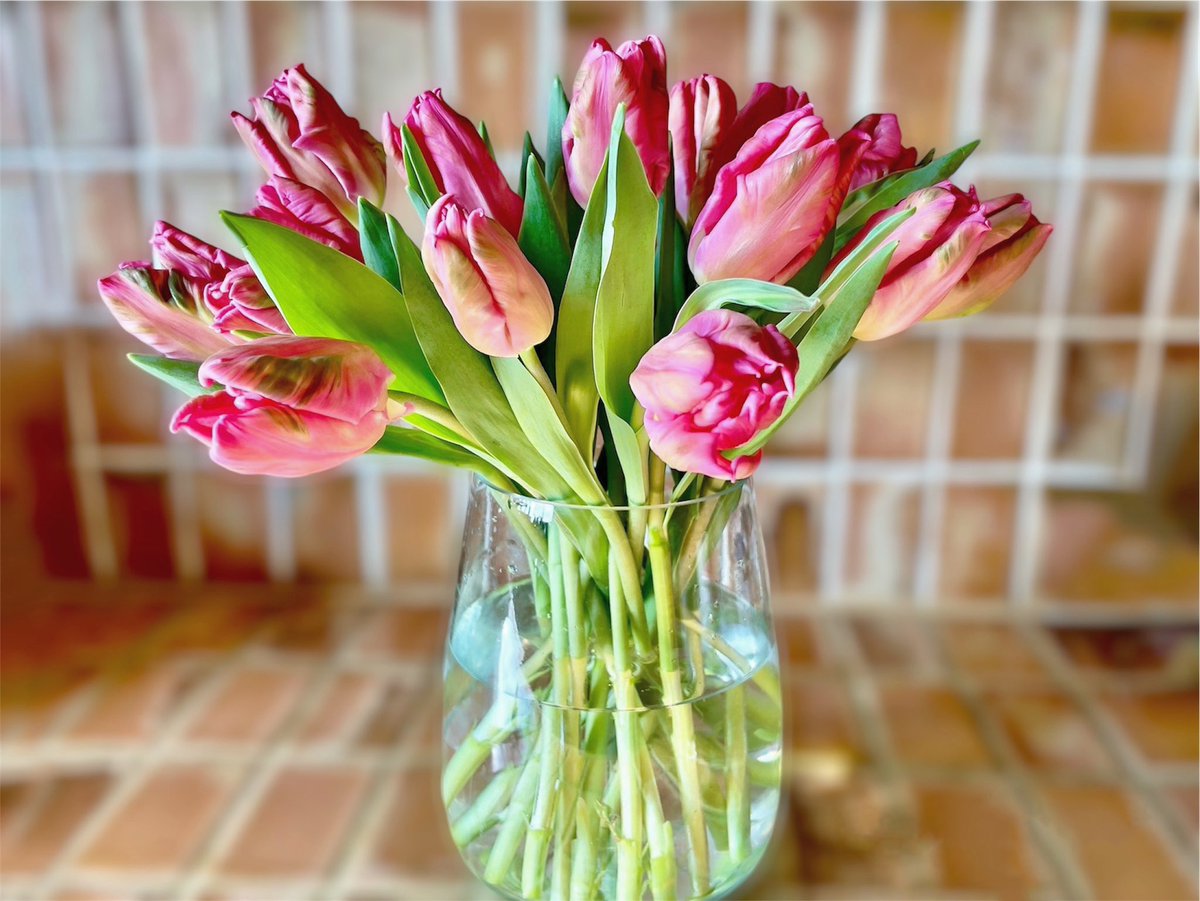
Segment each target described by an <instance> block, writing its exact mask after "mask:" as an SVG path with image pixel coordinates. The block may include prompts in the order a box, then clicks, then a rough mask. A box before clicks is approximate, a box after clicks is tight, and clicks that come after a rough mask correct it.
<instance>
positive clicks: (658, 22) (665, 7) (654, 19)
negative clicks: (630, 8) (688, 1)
mask: <svg viewBox="0 0 1200 901" xmlns="http://www.w3.org/2000/svg"><path fill="white" fill-rule="evenodd" d="M672 12H673V10H672V9H671V4H670V3H669V2H667V0H644V2H643V3H642V30H643V31H644V32H645V33H646V34H657V35H663V34H670V33H671V20H672V18H673V16H672Z"/></svg>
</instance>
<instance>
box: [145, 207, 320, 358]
mask: <svg viewBox="0 0 1200 901" xmlns="http://www.w3.org/2000/svg"><path fill="white" fill-rule="evenodd" d="M306 190H307V191H309V192H311V193H313V194H317V195H318V196H321V197H324V195H321V194H320V192H319V191H316V190H314V189H312V188H307V189H306ZM261 194H262V192H261V191H260V198H261ZM325 206H326V207H328V206H329V203H328V201H325ZM256 215H257V213H256ZM338 215H339V216H340V214H338ZM264 218H267V217H264ZM281 224H284V225H287V224H288V223H281ZM150 248H151V250H152V251H153V253H154V262H155V265H157V266H159V267H160V268H163V269H171V270H174V271H175V272H177V273H179V278H178V279H177V282H178V283H181V284H183V285H186V288H187V290H188V292H189V293H190V294H191V295H192V297H193V299H194V303H195V305H196V307H197V308H198V309H200V310H207V312H208V316H210V317H211V319H212V327H213V328H215V329H216V330H217V331H219V332H226V333H229V332H235V331H248V332H267V333H274V334H283V335H286V334H291V331H292V330H291V329H290V328H288V325H287V322H286V321H285V320H284V318H283V315H282V314H281V313H280V312H279V310H278V309H277V308H276V307H275V303H274V301H272V300H271V298H270V296H269V295H268V294H267V292H266V289H265V288H263V286H262V284H261V283H260V282H259V280H258V276H256V275H255V274H254V270H253V269H252V268H251V266H250V264H249V263H247V262H246V261H245V260H241V259H239V258H238V257H235V256H234V255H233V254H231V253H227V252H225V251H224V250H221V249H220V248H219V247H213V246H212V245H211V244H207V243H205V242H204V241H201V240H200V239H199V238H197V237H195V236H193V235H189V234H188V233H187V232H185V231H181V230H180V229H177V228H175V226H173V225H171V224H169V223H167V222H157V223H155V225H154V233H153V234H152V235H151V237H150Z"/></svg>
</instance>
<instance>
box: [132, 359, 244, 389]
mask: <svg viewBox="0 0 1200 901" xmlns="http://www.w3.org/2000/svg"><path fill="white" fill-rule="evenodd" d="M127 357H128V359H129V362H130V363H132V364H133V365H134V366H136V367H137V368H138V369H141V370H142V371H143V372H148V373H150V374H151V375H152V376H154V377H155V378H156V379H158V380H159V381H162V382H166V383H167V384H168V385H170V386H171V387H172V388H176V389H178V390H180V391H182V392H183V393H184V394H186V395H187V396H188V397H200V396H201V395H202V394H215V393H217V392H218V391H220V390H221V386H220V385H213V386H212V387H210V388H205V387H204V386H203V385H201V384H200V375H199V372H200V364H199V363H197V362H196V361H195V360H172V359H171V358H170V357H156V356H153V355H152V354H128V355H127Z"/></svg>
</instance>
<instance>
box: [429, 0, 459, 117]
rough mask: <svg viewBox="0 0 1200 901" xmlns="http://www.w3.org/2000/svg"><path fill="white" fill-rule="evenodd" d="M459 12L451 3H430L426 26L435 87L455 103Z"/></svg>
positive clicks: (457, 73) (457, 98)
mask: <svg viewBox="0 0 1200 901" xmlns="http://www.w3.org/2000/svg"><path fill="white" fill-rule="evenodd" d="M458 12H459V11H458V5H457V3H455V2H452V0H434V2H433V3H431V4H429V22H428V25H427V26H426V28H427V34H428V37H429V41H430V43H431V44H432V50H433V82H434V87H438V88H441V89H442V90H443V91H444V92H445V94H446V97H448V98H449V100H450V102H451V103H455V104H457V103H461V98H460V97H459V89H460V87H461V83H460V79H459V72H460V71H461V66H460V64H459V60H460V52H461V51H460V48H459V29H458Z"/></svg>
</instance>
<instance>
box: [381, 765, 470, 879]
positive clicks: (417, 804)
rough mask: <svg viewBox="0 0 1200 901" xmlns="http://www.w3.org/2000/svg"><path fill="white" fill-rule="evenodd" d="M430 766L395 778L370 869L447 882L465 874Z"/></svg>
mask: <svg viewBox="0 0 1200 901" xmlns="http://www.w3.org/2000/svg"><path fill="white" fill-rule="evenodd" d="M440 784H441V777H440V774H439V773H438V771H437V770H436V769H434V768H433V767H429V768H419V769H412V770H408V771H406V772H403V773H401V774H399V775H398V776H397V777H396V795H395V798H394V799H393V800H392V806H391V810H390V811H389V813H388V815H387V818H386V820H385V821H384V823H383V825H382V827H381V828H380V831H379V837H378V840H377V841H378V843H377V845H376V847H375V853H374V856H373V863H374V866H375V867H377V868H379V869H381V870H383V871H384V872H385V873H386V874H388V875H392V876H395V875H403V876H407V877H413V878H418V879H419V878H430V879H439V880H449V879H454V878H458V877H460V876H465V875H466V867H465V865H464V864H463V862H462V859H461V858H460V857H459V855H458V849H457V848H456V847H455V846H454V842H453V841H451V839H450V830H449V827H448V826H447V825H446V813H445V810H444V808H443V807H442V800H441V795H440V791H439V785H440Z"/></svg>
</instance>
